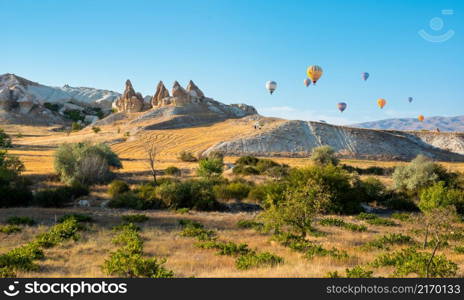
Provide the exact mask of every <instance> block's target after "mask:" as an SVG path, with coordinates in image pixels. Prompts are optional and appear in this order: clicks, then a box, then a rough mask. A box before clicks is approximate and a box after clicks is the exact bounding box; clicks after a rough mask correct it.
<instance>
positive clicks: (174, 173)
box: [164, 166, 181, 176]
mask: <svg viewBox="0 0 464 300" xmlns="http://www.w3.org/2000/svg"><path fill="white" fill-rule="evenodd" d="M164 173H165V174H166V175H171V176H180V175H181V170H180V169H179V168H177V167H174V166H170V167H167V168H166V169H165V170H164Z"/></svg>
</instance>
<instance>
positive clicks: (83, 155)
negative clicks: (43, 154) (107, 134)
mask: <svg viewBox="0 0 464 300" xmlns="http://www.w3.org/2000/svg"><path fill="white" fill-rule="evenodd" d="M54 166H55V170H56V172H57V173H58V175H59V176H60V178H61V180H62V181H63V182H67V183H72V182H76V181H77V182H80V183H83V184H95V183H100V182H106V181H107V180H108V179H110V178H111V176H112V173H111V170H110V168H121V167H122V165H121V162H120V160H119V158H118V156H117V155H116V154H115V153H114V152H113V151H112V150H111V148H110V147H109V146H108V145H105V144H91V143H89V142H82V143H75V144H62V145H61V146H60V147H59V148H58V150H57V151H56V152H55V162H54Z"/></svg>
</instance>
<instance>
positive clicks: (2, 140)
mask: <svg viewBox="0 0 464 300" xmlns="http://www.w3.org/2000/svg"><path fill="white" fill-rule="evenodd" d="M11 146H12V143H11V137H10V135H9V134H7V133H6V132H5V130H3V129H2V128H0V148H11Z"/></svg>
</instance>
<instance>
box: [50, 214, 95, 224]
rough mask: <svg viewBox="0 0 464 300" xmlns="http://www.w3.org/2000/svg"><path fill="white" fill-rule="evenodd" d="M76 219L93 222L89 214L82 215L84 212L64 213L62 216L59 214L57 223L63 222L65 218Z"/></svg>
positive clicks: (82, 221)
mask: <svg viewBox="0 0 464 300" xmlns="http://www.w3.org/2000/svg"><path fill="white" fill-rule="evenodd" d="M70 219H73V220H76V221H77V222H81V223H85V222H93V218H92V217H91V216H89V215H84V214H66V215H64V216H61V217H60V218H59V219H58V221H57V222H58V223H63V222H65V221H67V220H70Z"/></svg>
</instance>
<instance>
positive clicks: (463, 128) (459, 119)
mask: <svg viewBox="0 0 464 300" xmlns="http://www.w3.org/2000/svg"><path fill="white" fill-rule="evenodd" d="M350 126H352V127H358V128H368V129H384V130H422V129H426V130H436V129H437V128H438V129H440V131H454V132H464V116H456V117H425V121H424V122H419V120H417V119H415V118H414V119H413V118H401V119H386V120H380V121H374V122H365V123H358V124H353V125H350Z"/></svg>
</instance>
